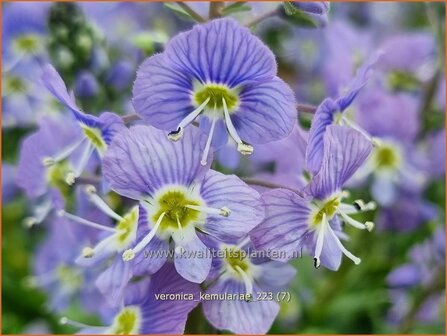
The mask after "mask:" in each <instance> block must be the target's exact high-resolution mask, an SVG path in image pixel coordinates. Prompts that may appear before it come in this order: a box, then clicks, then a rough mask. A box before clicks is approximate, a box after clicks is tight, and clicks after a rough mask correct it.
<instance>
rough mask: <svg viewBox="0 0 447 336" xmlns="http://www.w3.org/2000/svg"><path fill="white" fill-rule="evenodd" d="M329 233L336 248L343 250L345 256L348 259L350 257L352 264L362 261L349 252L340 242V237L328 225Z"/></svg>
mask: <svg viewBox="0 0 447 336" xmlns="http://www.w3.org/2000/svg"><path fill="white" fill-rule="evenodd" d="M328 230H329V233H330V234H331V235H332V238H333V239H334V240H335V243H336V244H337V246H338V248H339V249H340V250H341V251H342V252H343V254H344V255H345V256H347V257H348V258H349V259H351V260H352V261H353V262H354V264H356V265H358V264H360V262H361V261H362V260H361V259H360V258H358V257H356V256H355V255H353V254H352V253H351V252H349V251H348V250H347V249H346V248H345V247H344V246H343V244H342V243H341V241H340V239H338V237H337V235H336V234H335V232H334V231H333V230H332V228H331V227H328Z"/></svg>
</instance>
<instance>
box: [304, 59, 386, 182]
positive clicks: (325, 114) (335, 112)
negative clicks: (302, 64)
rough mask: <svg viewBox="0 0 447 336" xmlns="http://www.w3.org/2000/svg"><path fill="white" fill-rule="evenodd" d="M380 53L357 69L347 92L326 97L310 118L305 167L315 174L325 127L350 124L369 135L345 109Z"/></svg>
mask: <svg viewBox="0 0 447 336" xmlns="http://www.w3.org/2000/svg"><path fill="white" fill-rule="evenodd" d="M379 55H380V54H376V55H374V56H373V57H371V58H370V59H369V60H368V61H367V62H366V63H365V64H363V65H362V66H361V67H360V68H359V69H358V71H357V73H356V76H355V78H354V79H353V80H352V81H351V84H350V85H349V89H348V90H347V92H346V93H345V94H344V95H342V96H341V97H339V98H337V99H335V100H334V99H332V98H326V99H325V100H324V101H323V102H322V103H321V104H320V106H318V109H317V111H316V112H315V116H314V118H313V119H312V125H311V128H310V131H309V137H308V145H307V151H306V161H307V168H308V169H309V171H310V172H312V173H313V174H315V173H316V172H318V171H319V169H320V167H321V162H322V159H323V151H324V149H323V142H324V140H323V139H324V134H325V132H326V128H327V127H328V126H329V125H332V124H333V123H338V124H342V125H347V126H350V127H352V128H354V129H356V130H357V131H359V132H360V133H362V134H363V135H364V136H365V137H366V138H368V139H370V140H371V141H372V139H371V137H370V136H369V135H368V134H367V133H366V132H365V131H363V130H362V129H360V128H359V127H358V126H357V125H355V124H354V123H352V122H351V121H350V120H349V119H348V118H346V116H344V112H345V110H346V109H347V108H348V107H349V106H350V105H351V104H352V102H353V100H354V99H355V97H356V96H357V95H358V93H359V92H360V90H361V89H362V88H363V87H364V86H365V85H366V83H367V81H368V79H369V77H370V76H371V72H372V66H373V65H374V64H375V63H376V61H377V58H378V57H379Z"/></svg>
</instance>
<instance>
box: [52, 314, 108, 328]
mask: <svg viewBox="0 0 447 336" xmlns="http://www.w3.org/2000/svg"><path fill="white" fill-rule="evenodd" d="M59 323H60V324H62V325H70V326H73V327H76V328H102V327H101V326H92V325H88V324H85V323H81V322H77V321H73V320H70V319H69V318H67V317H65V316H63V317H61V318H60V320H59Z"/></svg>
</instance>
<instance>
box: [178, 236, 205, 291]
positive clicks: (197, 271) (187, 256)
mask: <svg viewBox="0 0 447 336" xmlns="http://www.w3.org/2000/svg"><path fill="white" fill-rule="evenodd" d="M172 238H173V239H174V241H175V249H176V251H175V252H176V253H175V256H174V264H175V269H176V270H177V272H178V273H179V274H180V275H181V276H182V277H184V278H185V279H186V280H188V281H191V282H195V283H202V282H203V281H205V279H206V277H207V276H208V274H209V272H210V270H211V261H212V256H211V253H209V252H208V248H207V247H206V246H205V244H204V243H203V242H202V241H201V240H200V238H199V237H197V234H196V232H195V229H192V230H189V231H186V230H184V231H183V233H179V232H176V234H174V235H173V236H172Z"/></svg>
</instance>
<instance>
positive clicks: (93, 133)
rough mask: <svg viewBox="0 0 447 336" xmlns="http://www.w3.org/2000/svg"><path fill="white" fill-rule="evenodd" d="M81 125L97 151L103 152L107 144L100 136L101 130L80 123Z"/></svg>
mask: <svg viewBox="0 0 447 336" xmlns="http://www.w3.org/2000/svg"><path fill="white" fill-rule="evenodd" d="M81 127H82V130H83V131H84V134H85V136H86V137H87V139H88V140H89V141H90V142H91V143H92V144H93V146H95V147H96V148H97V149H98V151H100V152H104V151H105V150H106V148H107V144H106V143H105V141H104V139H103V138H102V135H101V130H99V129H98V128H96V127H89V126H85V125H81Z"/></svg>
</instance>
